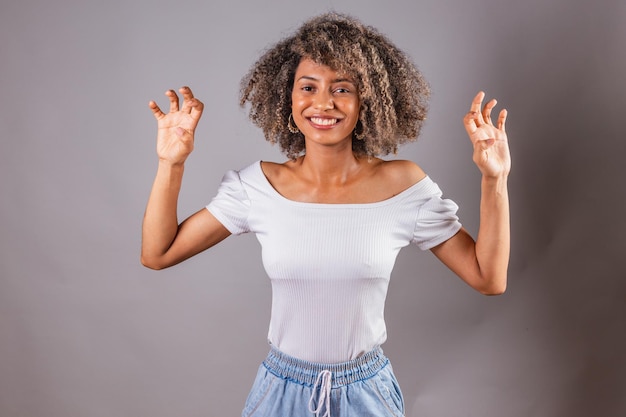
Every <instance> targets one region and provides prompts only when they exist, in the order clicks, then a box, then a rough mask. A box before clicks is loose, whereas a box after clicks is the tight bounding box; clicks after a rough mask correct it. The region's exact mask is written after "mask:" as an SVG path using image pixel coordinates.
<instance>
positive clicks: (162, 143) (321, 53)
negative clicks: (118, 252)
mask: <svg viewBox="0 0 626 417" xmlns="http://www.w3.org/2000/svg"><path fill="white" fill-rule="evenodd" d="M180 94H181V95H182V97H183V100H184V101H183V104H182V106H181V105H180V103H179V98H178V96H177V94H176V93H175V92H174V91H168V92H167V93H166V95H167V96H168V97H169V101H170V110H169V113H167V114H165V113H163V112H162V111H161V110H160V109H159V107H158V106H157V104H156V103H155V102H153V101H152V102H150V108H151V109H152V111H153V112H154V115H155V117H156V119H157V122H158V134H157V152H158V157H159V166H158V170H157V174H156V179H155V181H154V185H153V188H152V192H151V194H150V198H149V201H148V205H147V208H146V213H145V218H144V223H143V243H142V262H143V264H144V265H146V266H147V267H149V268H154V269H161V268H166V267H169V266H171V265H174V264H177V263H179V262H181V261H183V260H185V259H187V258H189V257H191V256H193V255H195V254H197V253H199V252H202V251H204V250H205V249H208V248H210V247H211V246H213V245H215V244H217V243H218V242H220V241H221V240H223V239H225V238H226V237H228V236H229V235H231V234H241V233H247V232H253V233H255V234H256V235H257V237H258V239H259V241H260V243H261V245H262V250H263V263H264V266H265V269H266V271H267V273H268V275H269V277H270V279H271V282H272V312H271V320H270V328H269V335H268V340H269V343H270V353H269V355H268V357H267V359H266V360H265V361H264V362H263V364H262V365H261V366H260V368H259V371H258V374H257V377H256V380H255V383H254V386H253V388H252V391H251V393H250V395H249V397H248V400H247V402H246V405H245V408H244V411H243V416H244V417H248V416H312V415H317V416H331V415H341V416H358V417H365V416H377V417H378V416H385V415H390V416H401V415H403V414H404V404H403V400H402V394H401V392H400V389H399V387H398V384H397V382H396V379H395V377H394V375H393V372H392V369H391V366H390V365H389V360H388V359H387V358H386V357H385V356H384V354H383V352H382V350H381V348H380V346H381V345H382V344H383V342H385V340H386V331H385V322H384V319H383V309H384V301H385V296H386V293H387V286H388V283H389V277H390V274H391V270H392V268H393V265H394V262H395V259H396V255H397V254H398V252H399V250H400V249H401V248H402V247H404V246H407V245H409V244H415V245H417V246H418V247H419V248H420V249H422V250H426V249H429V250H431V251H432V252H433V253H434V254H435V256H437V257H438V258H439V259H440V260H441V261H442V262H443V263H444V264H445V265H447V266H448V267H449V268H450V269H451V270H452V271H454V272H455V273H456V274H458V275H459V276H460V277H461V278H462V279H463V280H464V281H465V282H466V283H467V284H469V285H470V286H471V287H472V288H475V289H476V290H477V291H480V292H481V293H483V294H501V293H502V292H504V290H505V287H506V280H507V266H508V259H509V208H508V195H507V176H508V173H509V170H510V156H509V150H508V144H507V137H506V133H505V129H504V125H505V120H506V115H507V113H506V111H505V110H502V111H501V112H500V114H499V116H498V119H497V121H496V122H495V124H494V123H493V122H492V119H491V112H492V110H493V108H494V106H495V105H496V101H495V100H491V101H489V102H488V103H487V104H486V105H485V106H484V107H482V102H483V99H484V94H483V93H482V92H480V93H478V95H476V97H475V98H474V100H473V101H472V103H471V106H470V111H469V112H468V113H467V115H466V116H465V118H464V120H463V122H464V125H465V128H466V130H467V133H468V135H469V137H470V139H471V141H472V143H473V145H474V161H475V163H476V165H477V166H478V168H479V169H480V171H481V172H482V184H481V185H482V188H481V202H480V230H479V232H478V236H477V239H476V241H474V239H473V238H472V237H471V236H470V235H469V234H468V233H467V232H466V231H465V229H464V228H463V227H462V226H461V224H460V223H459V221H458V218H457V216H456V211H457V206H456V205H455V204H454V203H453V202H452V201H450V200H446V199H442V198H441V196H442V192H441V190H440V189H439V187H438V186H437V185H436V184H435V183H434V182H433V181H432V180H431V179H430V178H429V177H428V176H427V175H426V174H425V173H424V172H423V171H422V169H420V168H419V166H417V165H416V164H414V163H413V162H409V161H400V160H391V161H385V160H383V159H379V158H378V157H379V156H382V155H387V154H389V153H395V152H396V151H397V148H398V146H399V145H400V144H402V143H404V142H407V141H412V140H415V139H416V138H417V136H418V134H419V130H420V128H421V125H422V123H423V121H424V119H425V116H426V104H427V98H428V95H429V90H428V86H427V84H426V83H425V81H424V80H423V78H422V76H421V74H420V73H419V71H418V70H417V69H416V68H415V66H414V65H413V64H412V63H411V61H410V59H409V58H408V57H407V56H406V55H405V54H404V53H402V52H401V51H399V50H398V49H397V48H396V47H395V46H394V45H393V44H392V43H391V42H390V41H389V40H388V39H387V38H386V37H385V36H383V35H382V34H380V33H379V32H377V31H376V30H375V29H372V28H370V27H366V26H364V25H362V24H361V23H360V22H359V21H357V20H355V19H352V18H349V17H346V16H342V15H336V14H327V15H322V16H319V17H316V18H314V19H311V20H309V21H308V22H306V23H305V24H304V25H303V26H302V27H301V28H300V29H299V30H298V31H297V32H296V33H295V34H294V35H292V36H290V37H288V38H286V39H284V40H282V41H281V42H279V43H278V44H276V45H275V46H274V47H273V48H271V49H270V50H268V51H267V52H266V53H265V54H264V55H263V56H262V57H261V58H260V59H259V61H258V62H257V63H256V64H255V65H254V66H253V67H252V69H251V71H250V72H249V74H248V75H247V76H246V77H245V78H244V79H243V81H242V92H241V104H242V105H246V104H248V103H249V105H250V118H251V119H252V121H253V122H254V123H256V124H257V125H258V126H260V127H261V128H262V129H263V132H264V134H265V137H266V138H267V139H268V140H269V141H270V142H272V143H278V144H279V146H280V148H281V150H282V151H283V152H284V153H285V154H286V156H287V157H288V160H287V161H286V162H284V163H270V162H255V163H254V164H252V165H250V166H248V167H246V168H244V169H242V170H240V171H229V172H227V173H226V175H225V176H224V178H223V181H222V184H221V186H220V188H219V190H218V193H217V195H216V196H215V198H214V199H213V200H212V201H211V203H210V204H209V205H208V206H207V207H206V208H203V209H201V210H200V211H198V212H197V213H195V214H193V215H192V216H190V217H189V218H187V219H186V220H185V221H183V222H182V223H180V224H179V223H178V217H177V212H176V210H177V199H178V194H179V190H180V187H181V182H182V177H183V170H184V164H185V160H186V158H187V156H188V155H189V153H190V152H191V151H192V149H193V145H194V131H195V128H196V125H197V123H198V121H199V120H200V116H201V115H202V109H203V104H202V102H200V101H199V100H198V99H196V98H195V97H194V96H193V93H192V91H191V90H190V89H189V88H187V87H183V88H181V89H180ZM481 107H482V108H481Z"/></svg>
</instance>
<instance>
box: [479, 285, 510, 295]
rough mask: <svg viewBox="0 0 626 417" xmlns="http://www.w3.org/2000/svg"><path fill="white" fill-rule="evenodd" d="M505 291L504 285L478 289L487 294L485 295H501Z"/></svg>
mask: <svg viewBox="0 0 626 417" xmlns="http://www.w3.org/2000/svg"><path fill="white" fill-rule="evenodd" d="M505 292H506V285H503V286H502V287H495V288H489V289H485V290H481V291H480V293H481V294H482V295H487V296H494V295H502V294H504V293H505Z"/></svg>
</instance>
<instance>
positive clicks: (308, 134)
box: [291, 58, 360, 147]
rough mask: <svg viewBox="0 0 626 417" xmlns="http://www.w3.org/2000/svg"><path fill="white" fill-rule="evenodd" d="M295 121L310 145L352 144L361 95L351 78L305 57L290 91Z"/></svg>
mask: <svg viewBox="0 0 626 417" xmlns="http://www.w3.org/2000/svg"><path fill="white" fill-rule="evenodd" d="M291 102H292V107H291V109H292V112H293V120H294V122H295V124H296V126H298V129H300V132H302V134H304V137H305V140H306V143H307V147H308V146H312V145H313V144H314V143H317V144H321V145H325V146H333V145H338V144H350V146H351V143H352V132H353V130H354V128H355V126H356V124H357V122H358V120H359V110H360V106H359V105H360V103H359V94H358V91H357V88H356V84H355V83H354V81H353V80H351V79H350V77H348V76H346V75H345V74H341V73H338V72H337V71H335V70H333V69H332V68H330V67H328V66H326V65H320V64H317V63H316V62H314V61H312V60H310V59H306V58H304V59H302V61H300V64H299V65H298V68H297V69H296V75H295V77H294V86H293V91H292V93H291Z"/></svg>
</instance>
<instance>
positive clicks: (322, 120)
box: [309, 117, 341, 127]
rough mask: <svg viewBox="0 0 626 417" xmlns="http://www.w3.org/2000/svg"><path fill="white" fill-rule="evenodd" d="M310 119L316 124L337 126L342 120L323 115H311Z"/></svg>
mask: <svg viewBox="0 0 626 417" xmlns="http://www.w3.org/2000/svg"><path fill="white" fill-rule="evenodd" d="M309 120H310V121H311V123H313V124H314V125H317V126H323V127H331V126H335V125H336V124H337V123H339V122H340V121H341V120H340V119H328V118H322V117H310V118H309Z"/></svg>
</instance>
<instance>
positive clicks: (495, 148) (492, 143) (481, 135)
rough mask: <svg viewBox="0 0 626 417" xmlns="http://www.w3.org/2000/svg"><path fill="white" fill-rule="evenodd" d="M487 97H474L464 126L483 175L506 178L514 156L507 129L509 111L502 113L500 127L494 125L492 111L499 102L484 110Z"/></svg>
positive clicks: (490, 103) (482, 95)
mask: <svg viewBox="0 0 626 417" xmlns="http://www.w3.org/2000/svg"><path fill="white" fill-rule="evenodd" d="M484 98H485V93H484V92H482V91H481V92H479V93H478V94H477V95H476V97H474V100H473V101H472V105H471V107H470V111H469V112H468V113H467V114H466V115H465V117H464V118H463V124H464V125H465V130H466V131H467V134H468V135H469V137H470V140H471V141H472V144H473V145H474V156H473V159H474V162H475V163H476V165H477V166H478V169H480V172H481V173H482V174H483V176H484V177H500V176H506V175H508V173H509V171H510V170H511V155H510V153H509V144H508V140H507V136H506V132H505V129H504V125H505V122H506V116H507V111H506V110H501V111H500V114H499V115H498V121H497V125H495V126H494V124H493V123H492V121H491V111H492V110H493V108H494V107H495V105H496V103H497V101H496V100H495V99H492V100H490V101H489V102H487V104H485V107H483V108H482V111H481V106H482V102H483V99H484Z"/></svg>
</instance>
